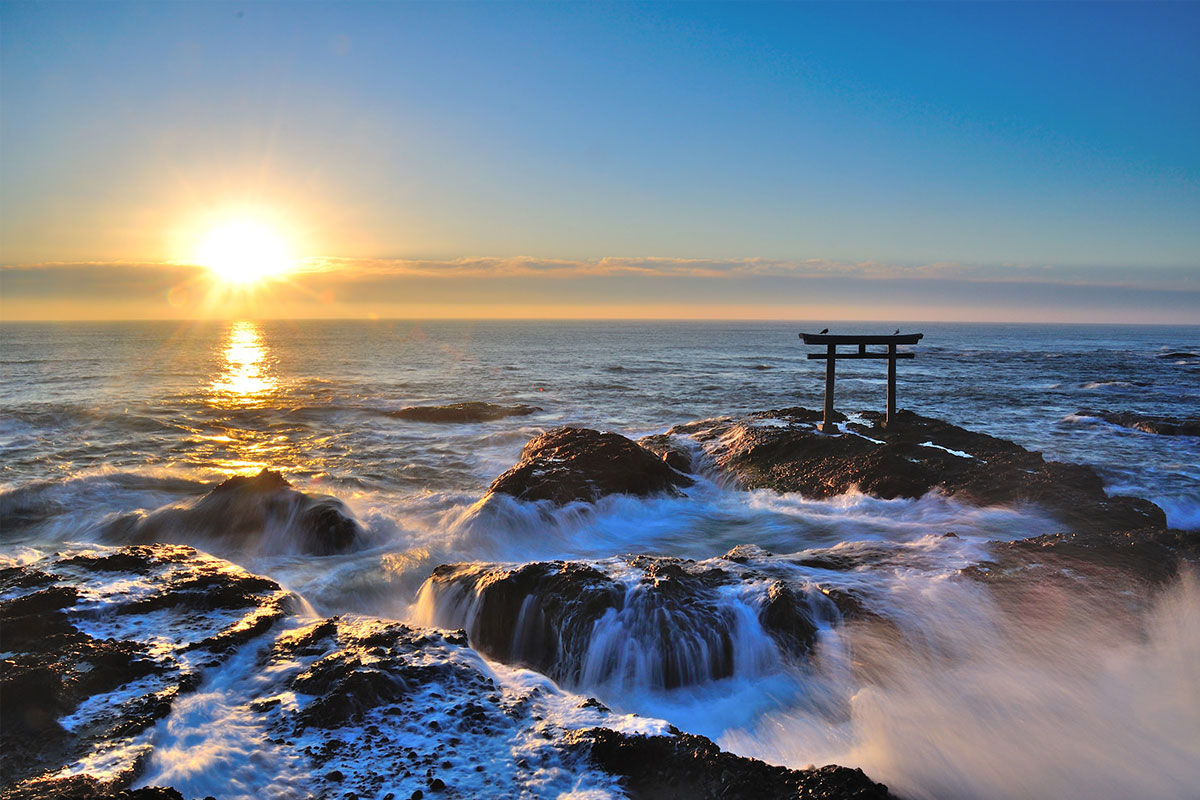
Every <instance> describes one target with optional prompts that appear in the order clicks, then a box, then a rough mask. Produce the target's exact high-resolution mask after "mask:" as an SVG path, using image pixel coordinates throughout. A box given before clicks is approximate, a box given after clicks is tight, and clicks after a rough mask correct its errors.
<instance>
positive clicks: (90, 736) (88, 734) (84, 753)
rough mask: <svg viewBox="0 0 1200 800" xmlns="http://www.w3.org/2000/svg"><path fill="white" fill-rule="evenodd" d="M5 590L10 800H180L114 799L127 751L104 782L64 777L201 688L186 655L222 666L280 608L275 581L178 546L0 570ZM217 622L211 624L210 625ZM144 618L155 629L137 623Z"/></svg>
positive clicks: (162, 794)
mask: <svg viewBox="0 0 1200 800" xmlns="http://www.w3.org/2000/svg"><path fill="white" fill-rule="evenodd" d="M68 582H70V583H68ZM0 589H2V590H3V591H4V592H5V594H6V595H8V596H9V597H8V599H6V600H5V601H3V602H2V603H0V637H3V640H2V642H0V650H2V651H3V652H4V653H5V655H4V658H3V659H2V660H0V707H2V708H3V713H4V723H3V725H2V726H0V792H2V793H3V797H4V798H6V800H7V798H17V797H85V798H118V797H119V798H173V797H178V794H174V793H173V790H171V789H166V788H157V789H139V790H136V791H130V792H125V791H123V790H124V789H125V788H126V787H128V786H129V785H130V783H131V782H132V781H133V780H134V779H135V778H136V776H137V771H138V770H139V769H140V767H141V762H140V761H139V760H138V759H137V758H136V757H135V756H136V753H135V751H130V755H129V756H128V758H129V759H130V760H129V761H127V762H122V761H120V760H114V761H113V762H112V763H111V764H109V765H108V766H107V767H106V772H105V778H104V780H100V779H98V778H96V777H95V776H91V775H89V774H87V772H86V770H85V771H83V772H80V773H78V774H66V773H65V772H63V770H64V769H65V768H67V767H70V766H71V765H72V764H79V763H84V762H85V761H86V759H88V758H90V757H93V756H94V755H95V754H96V753H97V752H101V751H103V752H106V753H108V752H112V751H119V749H120V747H121V746H122V745H123V743H126V742H128V741H130V740H132V739H133V738H134V737H136V736H137V735H139V734H141V733H142V732H143V731H145V730H146V729H148V728H149V727H151V726H152V725H154V724H155V722H156V721H157V720H159V719H161V718H162V717H164V716H166V714H168V713H169V712H170V710H171V706H172V703H173V701H174V699H175V698H176V697H178V696H179V695H180V694H182V693H186V692H189V691H191V690H192V689H194V688H195V686H196V685H197V684H198V682H199V677H198V674H197V672H196V671H195V669H196V668H195V667H193V666H191V665H190V661H191V660H190V659H187V658H185V657H184V656H183V653H184V652H185V651H188V650H204V651H207V654H206V660H207V662H208V663H220V661H221V659H222V657H223V654H224V653H225V652H226V649H227V647H229V646H231V644H232V643H233V642H234V641H239V640H244V639H241V637H244V636H245V635H246V632H247V631H253V630H260V631H261V630H263V629H264V626H268V627H269V625H270V624H273V622H274V621H277V620H278V619H279V618H281V617H282V616H283V614H284V613H286V610H287V607H288V603H289V596H288V595H287V593H286V592H284V591H283V590H282V589H280V588H279V586H278V585H277V584H275V583H274V582H273V581H267V580H265V579H263V578H258V577H256V576H252V575H249V574H248V573H246V572H245V571H244V570H241V569H239V568H237V567H234V566H233V565H232V564H229V563H228V562H225V561H221V560H219V559H215V558H212V557H210V556H206V555H203V554H201V553H198V552H197V551H195V550H192V549H191V548H186V547H178V546H174V545H159V546H142V547H128V548H123V549H120V550H112V551H105V550H99V551H98V550H97V549H96V548H89V549H88V550H86V551H82V552H78V551H72V550H70V549H69V550H67V551H66V552H64V553H61V554H58V555H53V556H47V557H44V558H42V559H40V560H38V561H35V562H33V563H31V564H27V565H24V566H22V567H18V568H10V569H6V570H4V571H3V574H2V575H0ZM213 609H219V611H220V613H218V614H209V613H205V612H207V611H211V610H213ZM97 610H101V611H102V613H100V614H97ZM151 612H154V613H155V616H154V617H153V622H152V623H142V622H140V620H143V619H149V617H146V615H147V614H149V613H151ZM85 623H86V624H85ZM97 625H100V626H101V629H102V630H103V633H97V632H96V631H95V629H94V626H97ZM164 629H165V630H168V631H170V634H169V636H164V635H163V630H164ZM89 631H90V632H89ZM131 686H133V687H136V689H135V690H131V689H130V688H129V687H131ZM109 695H111V697H106V696H109ZM67 714H73V715H75V716H76V717H77V719H76V720H75V722H74V724H72V725H71V726H70V729H69V730H68V729H67V728H64V727H63V726H62V725H61V724H60V723H59V720H60V719H62V717H63V716H65V715H67ZM106 758H107V756H106Z"/></svg>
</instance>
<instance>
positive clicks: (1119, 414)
mask: <svg viewBox="0 0 1200 800" xmlns="http://www.w3.org/2000/svg"><path fill="white" fill-rule="evenodd" d="M1079 415H1080V416H1087V417H1097V418H1099V419H1102V420H1104V421H1105V422H1109V423H1112V424H1113V425H1120V426H1121V427H1122V428H1129V429H1130V430H1135V431H1141V432H1142V433H1153V434H1157V435H1158V436H1200V418H1195V417H1192V418H1184V419H1175V418H1173V417H1155V416H1151V415H1149V414H1136V413H1134V412H1132V411H1080V412H1079Z"/></svg>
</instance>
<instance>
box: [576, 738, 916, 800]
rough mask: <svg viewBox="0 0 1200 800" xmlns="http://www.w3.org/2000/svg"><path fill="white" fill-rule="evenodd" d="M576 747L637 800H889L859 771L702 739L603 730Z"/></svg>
mask: <svg viewBox="0 0 1200 800" xmlns="http://www.w3.org/2000/svg"><path fill="white" fill-rule="evenodd" d="M570 742H571V744H572V746H574V747H576V748H577V749H579V751H580V752H582V753H584V754H586V756H587V757H588V758H589V759H591V761H593V762H594V763H596V764H598V765H599V766H601V767H603V768H604V769H605V770H608V771H609V772H611V773H613V774H615V775H619V776H621V779H622V780H621V786H622V788H623V789H624V790H625V791H626V792H628V794H629V796H630V797H631V798H633V800H673V799H674V798H679V797H688V798H723V800H772V799H773V798H778V800H797V798H800V800H807V799H808V798H811V799H812V800H817V798H820V799H821V800H851V799H853V800H888V798H893V797H894V796H893V795H892V794H891V793H890V792H888V788H887V786H884V785H883V784H882V783H876V782H874V781H872V780H871V779H870V778H868V777H867V776H866V775H864V774H863V771H862V770H860V769H849V768H847V767H838V766H826V767H820V768H819V769H818V768H809V769H802V770H794V769H787V768H786V767H777V766H773V765H771V764H766V763H764V762H762V761H757V760H755V759H752V758H741V757H739V756H735V755H733V754H731V753H726V752H723V751H722V750H721V749H720V748H719V747H717V746H716V745H715V744H713V743H712V742H711V741H709V740H708V739H706V738H705V737H703V736H694V735H691V734H686V733H680V734H674V735H671V736H634V735H630V734H625V733H617V732H616V731H612V730H607V729H604V728H593V729H591V730H587V731H578V732H575V733H573V734H572V735H571V738H570Z"/></svg>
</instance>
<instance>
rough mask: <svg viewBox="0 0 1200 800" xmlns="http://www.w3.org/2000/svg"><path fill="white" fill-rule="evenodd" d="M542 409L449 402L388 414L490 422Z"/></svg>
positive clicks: (422, 419) (416, 419)
mask: <svg viewBox="0 0 1200 800" xmlns="http://www.w3.org/2000/svg"><path fill="white" fill-rule="evenodd" d="M541 410H542V409H540V408H538V407H537V406H526V405H515V406H500V405H495V404H493V403H481V402H470V403H451V404H450V405H445V406H408V407H406V408H402V409H400V410H398V411H391V412H388V416H390V417H396V418H397V419H406V420H410V421H412V422H447V423H455V422H457V423H464V422H491V421H493V420H497V419H504V418H505V417H525V416H529V415H530V414H536V413H537V412H539V411H541Z"/></svg>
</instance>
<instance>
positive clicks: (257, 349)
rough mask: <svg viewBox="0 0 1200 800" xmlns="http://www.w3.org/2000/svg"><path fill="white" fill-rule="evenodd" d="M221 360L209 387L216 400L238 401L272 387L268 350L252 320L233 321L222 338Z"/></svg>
mask: <svg viewBox="0 0 1200 800" xmlns="http://www.w3.org/2000/svg"><path fill="white" fill-rule="evenodd" d="M224 356H225V363H224V365H223V369H222V372H221V374H220V375H218V376H217V377H216V379H215V380H214V381H213V384H212V388H213V392H214V393H215V395H216V397H215V398H214V399H215V400H217V401H218V402H225V403H230V404H239V403H241V402H244V401H246V400H255V399H259V398H262V397H264V396H266V395H269V394H270V393H271V392H273V391H274V389H275V385H276V381H275V378H274V377H273V376H272V375H271V373H270V370H269V362H268V357H267V356H268V351H267V347H266V345H265V343H264V342H263V338H262V333H261V331H259V329H258V326H257V325H255V324H254V323H253V322H248V321H242V322H235V323H234V324H233V325H232V326H230V328H229V334H228V336H227V337H226V340H225V353H224Z"/></svg>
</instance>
